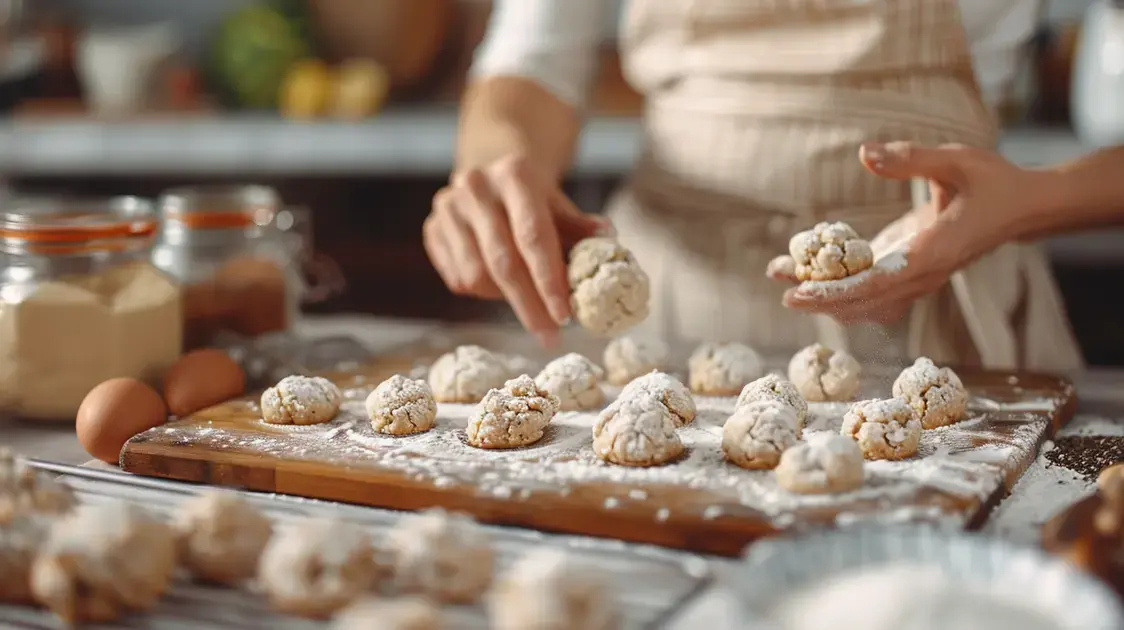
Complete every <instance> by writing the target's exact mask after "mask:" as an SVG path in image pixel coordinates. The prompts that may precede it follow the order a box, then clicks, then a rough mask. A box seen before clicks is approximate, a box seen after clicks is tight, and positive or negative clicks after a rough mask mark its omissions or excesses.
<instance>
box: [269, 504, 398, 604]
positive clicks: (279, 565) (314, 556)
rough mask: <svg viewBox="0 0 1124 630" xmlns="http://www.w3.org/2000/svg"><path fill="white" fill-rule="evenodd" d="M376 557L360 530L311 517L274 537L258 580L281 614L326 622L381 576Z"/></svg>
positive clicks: (368, 540) (342, 523) (349, 525)
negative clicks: (326, 618)
mask: <svg viewBox="0 0 1124 630" xmlns="http://www.w3.org/2000/svg"><path fill="white" fill-rule="evenodd" d="M374 553H375V552H374V548H373V547H372V545H371V539H370V538H369V537H368V536H367V534H366V533H365V532H364V531H363V530H362V529H360V528H359V527H358V526H356V525H352V524H351V523H345V522H343V521H338V520H335V519H330V518H321V519H312V520H308V521H305V522H303V523H301V524H299V525H297V526H295V527H292V528H289V529H286V530H281V531H280V532H279V533H277V534H275V535H274V536H273V537H272V538H270V540H269V544H268V545H266V547H265V551H264V552H263V553H262V557H261V562H260V564H259V565H258V577H259V579H260V581H261V585H262V587H263V588H264V590H265V593H266V595H267V596H268V597H269V600H270V602H272V604H273V606H274V608H276V609H277V610H279V611H281V612H284V613H288V614H292V615H297V616H300V617H309V618H313V619H319V618H325V617H328V616H330V615H332V614H333V613H335V612H336V611H338V610H340V609H341V608H343V607H345V606H347V605H348V604H350V603H352V602H353V601H355V600H356V599H357V598H359V597H360V596H361V595H362V594H363V593H365V592H367V590H368V589H369V588H370V587H371V585H372V584H373V583H374V581H375V578H376V576H377V574H378V573H377V570H378V567H377V565H376V564H375V556H374Z"/></svg>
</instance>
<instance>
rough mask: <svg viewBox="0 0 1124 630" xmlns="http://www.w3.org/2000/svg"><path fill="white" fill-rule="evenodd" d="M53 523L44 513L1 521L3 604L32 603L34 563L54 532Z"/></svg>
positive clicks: (0, 589) (0, 596)
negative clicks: (48, 537) (52, 531)
mask: <svg viewBox="0 0 1124 630" xmlns="http://www.w3.org/2000/svg"><path fill="white" fill-rule="evenodd" d="M51 522H52V521H51V518H50V517H49V516H46V515H42V514H36V515H28V514H21V515H17V516H13V517H11V518H9V519H6V520H3V521H0V603H9V604H30V603H32V595H31V565H32V564H33V563H34V562H35V555H36V554H37V553H38V552H39V548H40V547H41V546H42V545H43V543H44V542H45V541H46V540H47V536H48V535H49V534H50V531H51Z"/></svg>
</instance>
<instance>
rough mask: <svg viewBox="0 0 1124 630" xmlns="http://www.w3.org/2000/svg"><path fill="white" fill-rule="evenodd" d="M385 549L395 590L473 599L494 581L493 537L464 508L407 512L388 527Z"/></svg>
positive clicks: (443, 598)
mask: <svg viewBox="0 0 1124 630" xmlns="http://www.w3.org/2000/svg"><path fill="white" fill-rule="evenodd" d="M383 552H384V554H385V564H386V565H387V567H388V568H389V569H390V571H391V573H392V575H393V584H394V588H395V590H396V591H397V592H398V593H411V594H418V595H424V596H427V597H430V598H433V599H435V600H437V601H442V602H447V603H452V604H471V603H473V602H475V601H477V600H478V599H479V598H480V596H481V595H482V594H483V593H484V591H486V590H487V589H488V586H489V585H490V584H491V583H492V564H493V558H494V552H493V551H492V546H491V541H490V540H489V538H488V535H487V533H485V532H484V530H483V528H481V527H480V526H479V525H477V524H476V521H474V520H472V518H471V517H469V516H466V515H464V514H452V513H448V512H445V511H444V510H440V509H434V510H428V511H425V512H421V513H418V514H413V515H410V516H407V517H405V518H403V519H402V520H401V521H400V522H399V523H398V525H397V526H396V527H395V528H394V529H393V530H391V532H390V534H389V535H388V536H387V539H386V545H385V548H384V549H383Z"/></svg>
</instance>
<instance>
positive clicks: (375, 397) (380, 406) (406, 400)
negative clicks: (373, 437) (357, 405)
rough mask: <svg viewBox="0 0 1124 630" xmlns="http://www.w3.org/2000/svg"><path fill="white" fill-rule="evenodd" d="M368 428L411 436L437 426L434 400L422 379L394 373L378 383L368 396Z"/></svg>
mask: <svg viewBox="0 0 1124 630" xmlns="http://www.w3.org/2000/svg"><path fill="white" fill-rule="evenodd" d="M366 407H367V417H368V418H370V419H371V428H373V429H374V430H375V432H377V433H386V434H387V435H410V434H413V433H421V432H423V431H428V430H430V429H432V428H433V426H434V425H435V424H437V401H435V400H433V390H431V389H430V388H429V384H428V383H426V382H425V381H422V380H414V379H412V378H408V377H405V376H402V375H401V374H395V375H394V376H391V377H390V378H388V379H386V380H385V381H383V382H381V383H379V386H378V387H376V388H375V390H374V391H373V392H371V395H369V396H367V403H366Z"/></svg>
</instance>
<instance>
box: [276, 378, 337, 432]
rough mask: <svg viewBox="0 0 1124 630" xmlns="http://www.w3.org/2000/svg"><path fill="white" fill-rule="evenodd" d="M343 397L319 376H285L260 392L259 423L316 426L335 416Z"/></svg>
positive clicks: (334, 385) (335, 388)
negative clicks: (260, 421)
mask: <svg viewBox="0 0 1124 630" xmlns="http://www.w3.org/2000/svg"><path fill="white" fill-rule="evenodd" d="M342 401H343V395H342V394H341V393H340V388H338V387H336V384H335V383H333V382H332V381H329V380H328V379H326V378H323V377H320V376H299V375H294V376H286V377H285V378H283V379H281V380H280V381H279V382H278V383H277V384H276V385H274V386H273V387H270V388H269V389H267V390H265V391H264V392H262V395H261V414H262V420H264V421H265V422H268V423H269V424H300V425H310V424H320V423H322V422H329V421H330V420H331V419H332V418H335V417H336V414H337V413H339V410H340V403H341V402H342Z"/></svg>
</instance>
